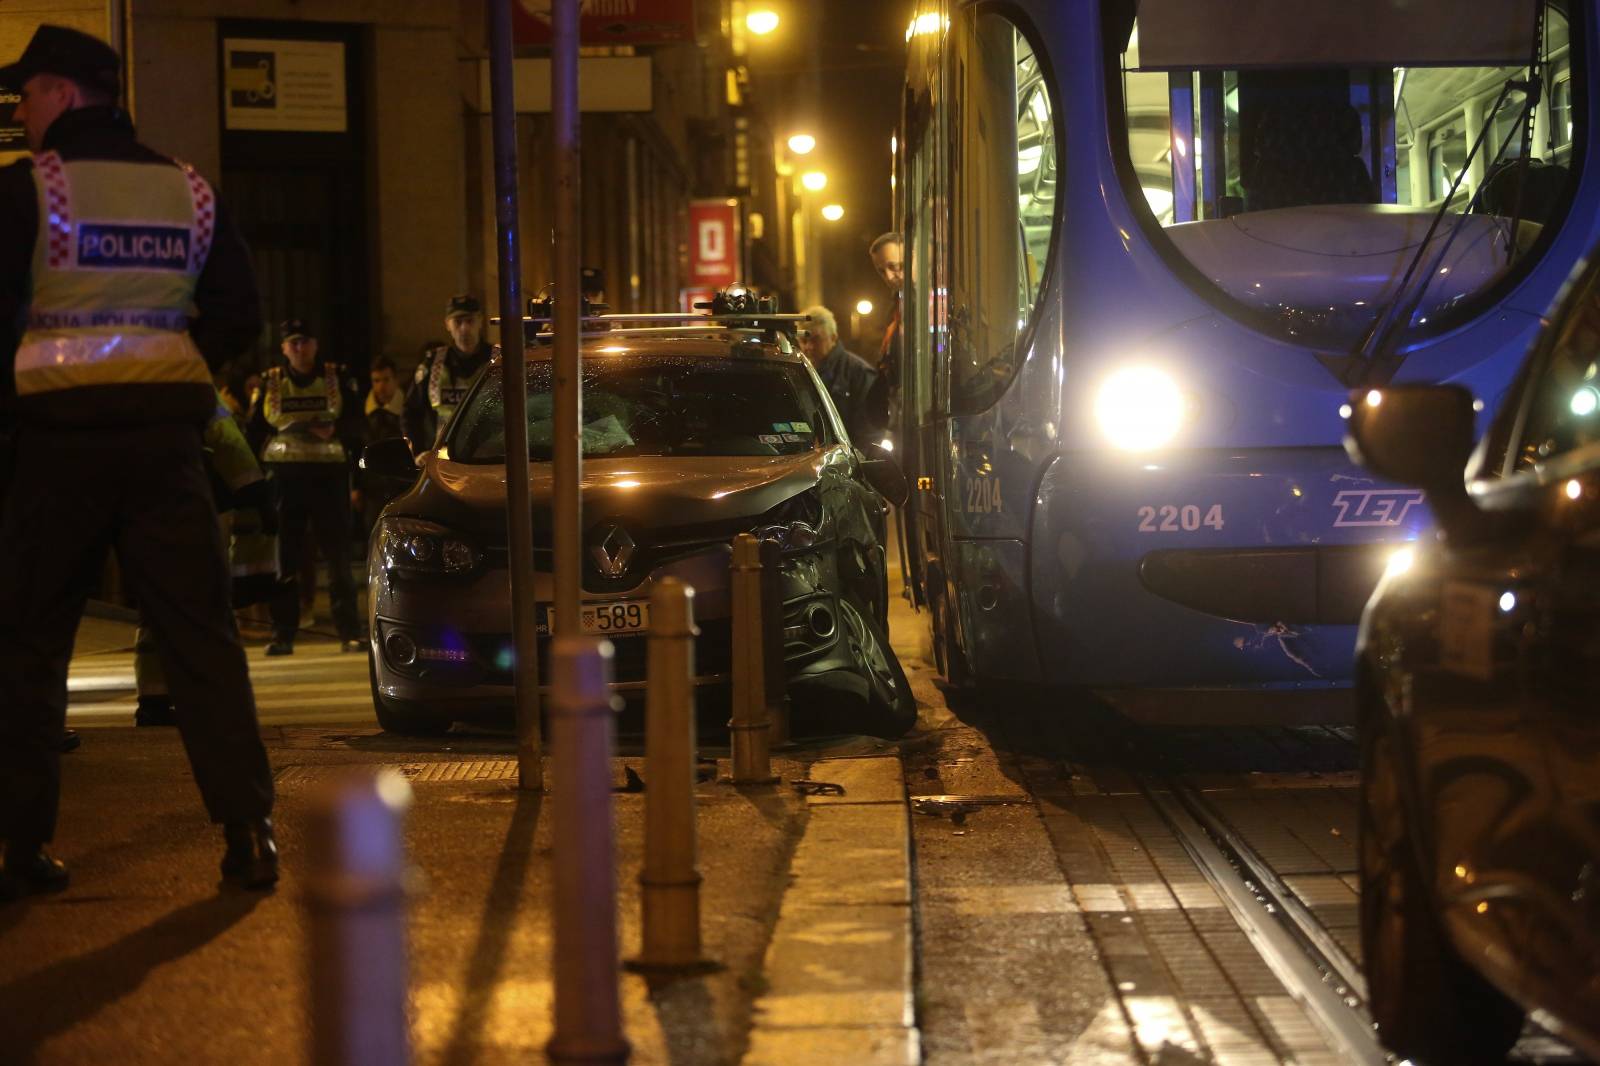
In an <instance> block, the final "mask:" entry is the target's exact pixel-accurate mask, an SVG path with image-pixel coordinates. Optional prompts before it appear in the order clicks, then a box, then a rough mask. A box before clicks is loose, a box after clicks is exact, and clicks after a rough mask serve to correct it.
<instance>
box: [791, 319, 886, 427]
mask: <svg viewBox="0 0 1600 1066" xmlns="http://www.w3.org/2000/svg"><path fill="white" fill-rule="evenodd" d="M801 313H802V314H805V315H807V316H809V317H810V319H811V321H810V322H808V323H806V324H805V325H804V328H803V329H802V330H801V333H800V347H801V349H802V350H803V351H804V352H805V353H806V358H807V359H809V360H811V365H812V366H814V367H816V368H817V376H818V377H820V378H821V379H822V383H823V384H824V385H826V386H827V387H828V395H829V396H832V397H833V406H835V407H837V408H838V409H839V417H840V418H841V419H843V420H844V428H845V432H847V433H849V434H850V443H852V444H854V445H855V446H856V447H857V448H865V447H866V446H867V445H868V444H874V443H876V442H877V441H878V439H879V436H880V435H881V434H882V431H883V420H882V419H881V418H879V417H878V416H877V414H876V412H875V411H874V410H873V408H872V405H871V402H870V397H871V395H872V387H873V385H874V384H876V383H877V380H878V372H877V371H876V370H874V369H872V367H870V366H868V365H867V361H866V360H865V359H862V358H861V357H860V356H859V355H856V354H855V353H854V352H851V351H849V350H848V349H846V348H845V346H844V345H843V344H840V343H839V325H838V322H837V321H836V320H835V319H834V317H833V312H832V311H830V310H828V309H827V308H826V307H820V306H819V307H808V308H806V309H805V311H803V312H801Z"/></svg>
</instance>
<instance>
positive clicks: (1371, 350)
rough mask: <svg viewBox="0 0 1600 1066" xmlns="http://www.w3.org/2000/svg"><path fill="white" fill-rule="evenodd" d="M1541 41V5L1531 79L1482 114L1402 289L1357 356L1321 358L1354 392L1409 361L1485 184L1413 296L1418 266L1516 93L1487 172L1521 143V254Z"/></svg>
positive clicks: (1513, 82) (1503, 90)
mask: <svg viewBox="0 0 1600 1066" xmlns="http://www.w3.org/2000/svg"><path fill="white" fill-rule="evenodd" d="M1543 39H1544V5H1543V4H1540V5H1538V6H1537V7H1536V9H1535V15H1534V32H1533V49H1532V56H1531V58H1530V59H1529V62H1528V70H1527V77H1525V78H1520V79H1519V78H1510V79H1507V81H1506V82H1505V84H1504V85H1502V86H1501V87H1500V93H1499V95H1498V96H1496V97H1495V100H1494V106H1492V107H1490V108H1489V109H1488V110H1487V111H1486V113H1485V114H1484V117H1483V122H1482V125H1481V126H1480V128H1479V129H1478V133H1477V136H1476V137H1474V138H1473V141H1472V147H1471V149H1470V150H1469V151H1468V152H1467V157H1466V158H1465V159H1464V160H1462V162H1461V167H1460V169H1459V170H1458V171H1457V173H1456V177H1455V180H1454V181H1453V182H1451V184H1450V188H1449V191H1447V192H1446V193H1445V195H1444V199H1443V200H1442V201H1441V202H1440V204H1439V209H1438V210H1437V211H1435V212H1434V214H1433V218H1432V219H1431V220H1429V223H1428V229H1427V231H1426V232H1425V233H1424V234H1423V236H1422V240H1421V242H1420V243H1419V244H1418V245H1417V251H1416V254H1415V255H1413V256H1412V257H1411V261H1410V263H1408V264H1407V266H1406V271H1405V273H1404V274H1403V275H1402V276H1401V278H1400V284H1399V285H1398V286H1397V287H1396V288H1395V293H1394V296H1393V297H1392V298H1391V299H1390V300H1389V302H1388V303H1386V304H1385V305H1384V306H1383V308H1382V309H1381V310H1380V311H1379V312H1378V315H1377V317H1376V318H1374V319H1373V322H1372V326H1371V327H1370V328H1369V329H1368V330H1367V332H1366V334H1365V335H1364V336H1363V337H1362V339H1361V342H1360V343H1359V344H1357V345H1356V347H1355V349H1354V350H1353V351H1351V352H1349V353H1348V354H1346V355H1343V356H1325V357H1323V358H1322V363H1323V365H1324V366H1326V367H1327V368H1328V369H1329V370H1331V371H1333V372H1334V373H1335V374H1336V375H1337V376H1338V377H1339V379H1340V380H1341V381H1342V382H1343V383H1344V384H1346V385H1348V386H1350V387H1351V388H1361V387H1367V386H1376V385H1384V384H1387V383H1388V382H1389V381H1390V380H1391V379H1392V378H1393V377H1394V375H1395V373H1396V372H1397V371H1398V370H1399V369H1400V365H1401V363H1403V362H1404V361H1405V356H1404V355H1401V354H1400V353H1399V351H1398V347H1399V337H1400V333H1401V331H1402V330H1403V328H1404V327H1405V326H1406V325H1408V324H1409V323H1410V321H1411V317H1412V315H1414V314H1415V313H1416V310H1417V307H1418V305H1420V304H1421V303H1422V299H1423V297H1424V296H1425V295H1427V292H1428V286H1429V285H1431V284H1432V282H1433V279H1434V278H1435V277H1436V276H1437V275H1438V272H1439V267H1440V264H1442V263H1443V262H1444V258H1445V256H1446V255H1448V254H1449V252H1450V247H1451V245H1453V244H1454V243H1455V239H1456V237H1457V235H1459V234H1460V232H1461V227H1462V226H1463V225H1464V224H1465V223H1466V220H1467V217H1468V216H1469V215H1470V214H1471V213H1472V209H1473V208H1474V207H1475V206H1477V204H1478V202H1479V200H1480V199H1481V198H1482V196H1483V191H1484V189H1485V188H1486V187H1487V183H1484V184H1480V185H1479V186H1478V188H1477V189H1476V191H1474V193H1473V195H1472V199H1471V200H1469V201H1468V202H1467V204H1466V206H1465V207H1464V208H1463V209H1462V211H1461V212H1460V214H1458V215H1457V216H1456V219H1455V221H1454V222H1453V223H1452V224H1451V226H1450V231H1449V233H1447V234H1446V235H1445V239H1444V241H1443V243H1442V245H1441V246H1440V248H1439V250H1438V252H1437V253H1436V254H1435V255H1434V256H1433V261H1432V262H1431V263H1430V264H1429V265H1428V269H1427V270H1426V271H1425V272H1423V274H1422V275H1421V277H1422V280H1421V282H1420V283H1419V284H1418V285H1417V286H1416V290H1415V292H1411V291H1410V289H1411V282H1412V280H1413V279H1414V278H1415V277H1416V276H1417V267H1418V266H1419V265H1421V263H1422V260H1423V259H1424V258H1425V257H1427V255H1428V251H1429V248H1430V246H1431V245H1432V243H1433V237H1434V234H1435V233H1436V232H1437V231H1438V228H1439V223H1440V222H1442V221H1444V217H1445V215H1446V214H1448V213H1449V210H1450V204H1451V201H1452V200H1454V198H1455V195H1456V191H1457V190H1458V189H1459V188H1460V187H1461V182H1462V181H1463V180H1464V179H1465V178H1466V176H1467V172H1468V170H1469V169H1470V168H1471V166H1472V161H1473V159H1474V158H1476V157H1477V155H1478V152H1479V151H1480V150H1482V148H1483V143H1484V141H1485V140H1486V139H1487V138H1488V136H1489V131H1490V130H1491V129H1492V128H1493V126H1494V122H1495V118H1496V117H1497V116H1498V115H1499V114H1500V109H1501V108H1502V107H1504V106H1505V103H1506V100H1507V98H1508V97H1510V95H1511V94H1512V93H1513V92H1519V91H1520V92H1521V93H1522V94H1523V99H1522V106H1521V107H1520V109H1519V110H1518V114H1517V120H1516V121H1515V122H1513V123H1512V124H1511V126H1510V128H1509V129H1508V130H1507V131H1506V135H1505V137H1503V138H1502V139H1501V141H1500V146H1499V147H1498V148H1497V149H1495V153H1494V155H1493V157H1492V158H1490V159H1489V161H1488V163H1487V164H1486V166H1485V168H1484V169H1485V170H1486V171H1487V170H1489V169H1490V168H1492V167H1493V166H1494V165H1495V164H1496V163H1498V162H1499V161H1500V160H1501V159H1502V158H1503V157H1504V155H1505V153H1506V149H1507V148H1509V147H1510V146H1511V139H1512V138H1513V137H1520V138H1521V142H1522V144H1521V156H1520V158H1519V159H1518V161H1517V166H1518V167H1519V170H1520V172H1519V174H1518V181H1517V193H1516V202H1517V206H1516V209H1515V211H1514V212H1513V216H1512V220H1511V236H1510V242H1511V243H1510V250H1509V256H1510V259H1512V260H1514V259H1515V258H1516V256H1517V252H1518V244H1517V229H1518V226H1519V224H1520V221H1521V218H1520V216H1521V213H1522V189H1523V188H1524V187H1525V186H1526V179H1527V167H1528V160H1529V158H1530V157H1531V154H1532V153H1531V150H1530V149H1531V147H1532V146H1531V144H1530V141H1531V135H1532V125H1531V122H1530V118H1531V116H1532V114H1533V109H1534V108H1535V107H1537V106H1538V105H1539V100H1540V96H1541V92H1542V89H1543V85H1544V82H1543V80H1542V78H1541V77H1540V65H1541V58H1542V52H1543V48H1542V44H1543Z"/></svg>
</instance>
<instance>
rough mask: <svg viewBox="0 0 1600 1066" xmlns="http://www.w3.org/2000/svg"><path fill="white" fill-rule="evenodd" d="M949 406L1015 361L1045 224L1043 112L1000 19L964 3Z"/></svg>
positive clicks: (1029, 62)
mask: <svg viewBox="0 0 1600 1066" xmlns="http://www.w3.org/2000/svg"><path fill="white" fill-rule="evenodd" d="M950 42H951V45H950V51H951V60H950V62H951V67H950V70H951V73H952V75H953V77H952V81H951V84H952V85H953V87H954V94H953V97H954V98H953V100H952V103H951V121H950V131H951V141H950V161H949V173H950V178H951V188H952V193H953V200H952V204H951V208H952V217H951V235H950V251H951V257H950V269H951V276H950V330H951V337H950V360H951V364H950V368H951V374H950V404H951V410H952V411H954V412H955V413H957V414H962V413H971V412H975V411H981V410H983V409H985V408H986V407H988V406H989V405H990V404H991V403H993V402H994V400H995V398H996V397H997V396H998V395H999V394H1000V392H1001V390H1003V389H1004V387H1005V386H1006V384H1007V383H1008V382H1009V381H1010V380H1011V377H1012V375H1013V374H1014V373H1015V371H1016V369H1017V367H1018V365H1020V363H1021V361H1022V358H1023V355H1024V353H1023V351H1022V341H1023V339H1024V337H1025V335H1026V333H1027V330H1028V326H1029V323H1030V322H1031V321H1032V319H1033V311H1034V306H1035V304H1036V303H1037V302H1038V299H1039V293H1040V289H1041V286H1042V284H1043V280H1044V267H1045V263H1046V260H1047V258H1048V254H1049V249H1050V238H1051V233H1052V230H1053V227H1054V224H1055V206H1056V204H1055V201H1056V162H1057V161H1056V143H1055V121H1054V113H1055V109H1054V106H1053V104H1052V101H1051V99H1050V93H1049V88H1048V86H1047V85H1046V83H1045V80H1044V78H1043V76H1042V71H1041V70H1040V66H1039V60H1038V57H1037V56H1036V55H1035V54H1034V51H1033V48H1032V46H1031V45H1030V44H1029V42H1028V39H1027V37H1025V36H1024V35H1023V34H1022V33H1021V31H1020V30H1019V29H1018V28H1017V26H1016V25H1015V24H1014V23H1012V22H1011V21H1010V20H1009V19H1007V18H1006V17H1005V16H1003V15H1001V14H998V13H996V12H993V11H989V10H986V9H983V8H977V9H974V8H968V9H966V10H965V11H963V12H962V14H961V15H960V16H959V19H958V21H957V24H956V25H954V26H952V29H951V36H950Z"/></svg>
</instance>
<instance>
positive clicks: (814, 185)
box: [800, 170, 828, 192]
mask: <svg viewBox="0 0 1600 1066" xmlns="http://www.w3.org/2000/svg"><path fill="white" fill-rule="evenodd" d="M800 184H801V185H804V186H805V187H806V188H807V189H809V190H810V191H812V192H821V191H822V190H823V189H826V188H827V187H828V175H826V174H824V173H823V172H822V171H820V170H808V171H806V172H805V173H804V174H802V175H800Z"/></svg>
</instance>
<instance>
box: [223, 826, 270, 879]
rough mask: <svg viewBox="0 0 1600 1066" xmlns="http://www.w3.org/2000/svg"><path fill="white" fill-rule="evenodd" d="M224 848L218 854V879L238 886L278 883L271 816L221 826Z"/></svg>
mask: <svg viewBox="0 0 1600 1066" xmlns="http://www.w3.org/2000/svg"><path fill="white" fill-rule="evenodd" d="M222 836H223V839H224V840H226V841H227V843H228V850H227V851H226V852H224V853H223V855H222V880H223V881H224V882H225V883H227V884H230V885H234V886H236V887H238V888H253V889H262V888H271V887H272V886H273V885H275V884H277V883H278V842H277V841H276V840H274V839H273V838H272V819H271V818H257V819H254V820H253V821H249V822H229V823H228V824H227V825H225V826H223V827H222Z"/></svg>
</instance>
